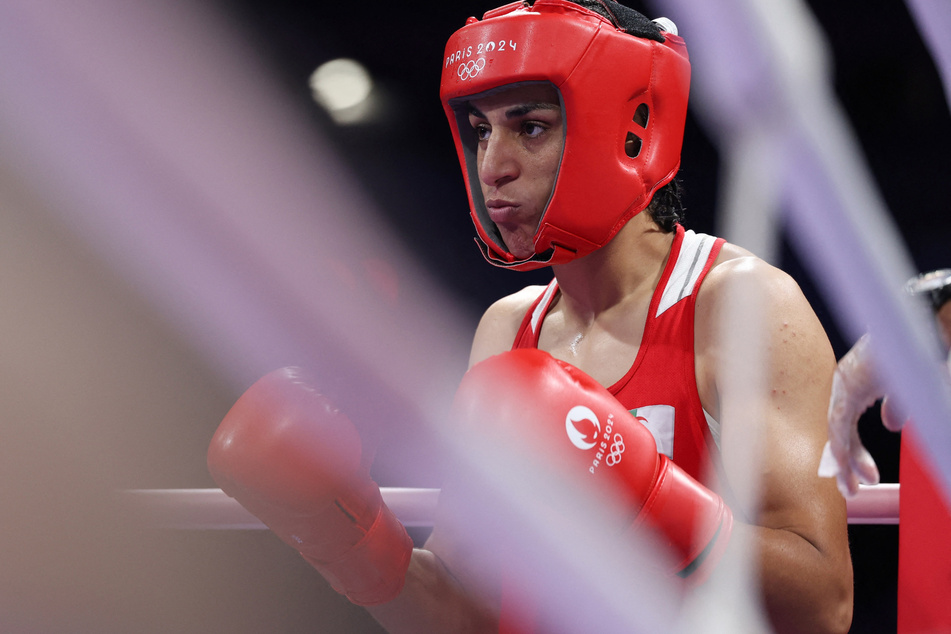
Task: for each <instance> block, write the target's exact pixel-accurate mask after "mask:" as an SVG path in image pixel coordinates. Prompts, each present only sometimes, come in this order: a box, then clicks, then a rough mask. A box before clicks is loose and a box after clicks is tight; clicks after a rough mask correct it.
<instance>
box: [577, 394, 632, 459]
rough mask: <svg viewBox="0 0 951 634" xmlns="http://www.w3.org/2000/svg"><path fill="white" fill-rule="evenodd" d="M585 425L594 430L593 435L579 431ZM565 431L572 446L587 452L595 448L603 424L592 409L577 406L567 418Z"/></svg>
mask: <svg viewBox="0 0 951 634" xmlns="http://www.w3.org/2000/svg"><path fill="white" fill-rule="evenodd" d="M584 423H586V424H585V425H584V426H585V427H590V428H592V431H591V433H587V434H586V433H584V432H583V431H581V430H580V429H578V426H579V425H581V424H584ZM565 431H567V432H568V440H570V441H571V444H572V445H574V446H575V447H577V448H578V449H582V450H585V451H587V450H588V449H592V448H593V447H594V445H595V443H596V442H597V439H598V436H600V435H601V422H600V421H599V420H598V417H597V416H595V414H594V412H592V411H591V409H590V408H588V407H585V406H584V405H576V406H575V407H572V408H571V410H569V412H568V416H566V417H565ZM621 451H623V449H622V450H621Z"/></svg>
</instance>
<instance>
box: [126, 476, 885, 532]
mask: <svg viewBox="0 0 951 634" xmlns="http://www.w3.org/2000/svg"><path fill="white" fill-rule="evenodd" d="M381 492H382V494H383V500H384V502H386V504H387V506H389V507H390V509H392V510H393V512H394V513H395V514H396V516H397V517H398V518H399V519H400V521H401V522H403V524H404V525H405V526H407V527H419V528H428V527H431V526H432V525H433V518H434V517H435V512H436V501H437V500H438V498H439V489H420V488H400V487H383V488H381ZM898 502H899V485H898V484H879V485H875V486H862V487H861V489H860V491H859V493H858V495H856V496H855V497H854V498H851V499H849V500H848V511H849V523H850V524H898ZM120 503H121V505H122V507H123V508H124V509H127V510H129V511H131V513H132V514H133V516H134V517H136V518H137V519H140V520H142V521H143V523H145V524H146V525H147V526H150V527H156V528H172V529H184V530H261V529H266V528H267V527H266V526H265V525H264V524H263V523H262V522H261V521H260V520H258V519H257V518H256V517H254V516H253V515H251V513H249V512H248V511H247V510H245V509H244V507H242V506H241V505H240V504H238V502H237V501H236V500H234V499H233V498H230V497H228V496H227V495H226V494H225V493H224V492H223V491H222V490H221V489H132V490H125V491H121V492H120Z"/></svg>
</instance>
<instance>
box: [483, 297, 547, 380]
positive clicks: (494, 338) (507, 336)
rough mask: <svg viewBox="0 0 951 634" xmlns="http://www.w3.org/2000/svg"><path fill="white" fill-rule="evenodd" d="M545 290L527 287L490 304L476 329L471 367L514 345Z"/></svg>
mask: <svg viewBox="0 0 951 634" xmlns="http://www.w3.org/2000/svg"><path fill="white" fill-rule="evenodd" d="M543 292H545V287H544V286H526V287H525V288H523V289H522V290H520V291H517V292H515V293H512V294H511V295H507V296H505V297H503V298H501V299H499V300H497V301H496V302H494V303H493V304H492V305H491V306H489V308H488V309H487V310H486V311H485V313H484V314H483V315H482V319H481V320H480V321H479V327H478V328H477V329H476V333H475V338H474V339H473V342H472V353H471V355H470V357H469V365H470V367H471V366H472V365H475V364H476V363H478V362H479V361H482V360H484V359H486V358H488V357H490V356H492V355H494V354H498V353H500V352H504V351H506V350H508V349H509V348H511V347H512V343H513V342H514V341H515V336H516V334H517V333H518V329H519V327H520V326H521V324H522V320H523V319H524V318H525V314H526V313H527V312H528V310H529V309H530V308H531V307H532V304H534V303H535V300H537V299H538V297H539V296H540V295H541V294H542V293H543Z"/></svg>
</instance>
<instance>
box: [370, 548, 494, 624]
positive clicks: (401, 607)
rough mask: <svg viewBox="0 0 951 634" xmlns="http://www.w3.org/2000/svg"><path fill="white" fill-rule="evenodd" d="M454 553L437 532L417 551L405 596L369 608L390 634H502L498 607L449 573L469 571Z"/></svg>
mask: <svg viewBox="0 0 951 634" xmlns="http://www.w3.org/2000/svg"><path fill="white" fill-rule="evenodd" d="M453 550H455V548H453V547H449V548H446V547H443V546H441V545H440V541H439V537H437V532H435V531H434V533H433V536H432V537H430V539H429V540H427V542H426V545H425V547H424V548H417V549H415V550H414V551H413V556H412V559H411V560H410V566H409V570H408V571H407V573H406V582H405V583H404V585H403V590H402V592H401V593H400V595H399V596H398V597H397V598H396V599H394V600H393V601H390V602H389V603H384V604H380V605H375V606H369V607H367V610H369V612H370V614H371V615H373V617H374V618H375V619H376V620H377V621H378V622H379V623H380V624H381V625H382V626H383V627H384V628H386V631H387V632H390V634H418V633H419V632H433V633H434V634H437V633H440V632H445V633H447V634H448V633H456V632H459V633H460V634H465V633H468V632H472V633H477V632H478V633H482V632H493V631H497V630H498V612H497V606H498V602H497V601H491V600H488V599H487V598H486V597H483V596H479V595H478V594H477V593H476V592H475V591H473V590H471V589H469V588H467V587H466V586H465V585H464V584H463V583H462V582H461V581H460V580H459V579H458V578H457V577H456V576H455V575H454V574H453V573H452V572H450V568H453V569H455V570H459V569H462V570H464V569H465V562H464V561H459V560H458V558H457V557H454V556H453V554H452V551H453ZM437 553H441V554H442V556H440V554H437Z"/></svg>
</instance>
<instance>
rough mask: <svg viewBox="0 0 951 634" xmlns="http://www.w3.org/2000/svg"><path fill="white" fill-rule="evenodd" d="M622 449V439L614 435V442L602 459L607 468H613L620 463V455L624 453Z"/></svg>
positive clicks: (618, 435) (619, 435)
mask: <svg viewBox="0 0 951 634" xmlns="http://www.w3.org/2000/svg"><path fill="white" fill-rule="evenodd" d="M624 449H625V447H624V438H623V437H621V434H614V442H613V443H611V448H610V449H608V455H607V457H606V458H605V459H604V461H605V462H606V463H607V464H608V466H609V467H613V466H614V465H616V464H617V463H619V462H621V454H622V453H624Z"/></svg>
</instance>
